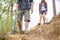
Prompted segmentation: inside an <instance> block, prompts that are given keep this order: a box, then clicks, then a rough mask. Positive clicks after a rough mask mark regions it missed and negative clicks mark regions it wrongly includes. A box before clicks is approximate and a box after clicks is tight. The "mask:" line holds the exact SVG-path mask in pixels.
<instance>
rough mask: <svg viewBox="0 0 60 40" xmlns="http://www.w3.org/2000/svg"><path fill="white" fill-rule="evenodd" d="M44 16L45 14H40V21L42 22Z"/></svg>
mask: <svg viewBox="0 0 60 40" xmlns="http://www.w3.org/2000/svg"><path fill="white" fill-rule="evenodd" d="M42 17H43V15H42V14H40V23H41V21H42Z"/></svg>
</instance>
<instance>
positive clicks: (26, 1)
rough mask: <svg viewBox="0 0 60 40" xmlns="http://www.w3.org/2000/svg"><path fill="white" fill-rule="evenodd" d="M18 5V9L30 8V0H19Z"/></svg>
mask: <svg viewBox="0 0 60 40" xmlns="http://www.w3.org/2000/svg"><path fill="white" fill-rule="evenodd" d="M19 7H20V9H22V10H24V9H27V10H29V9H31V3H30V0H24V2H23V0H20V3H19Z"/></svg>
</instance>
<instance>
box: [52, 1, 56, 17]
mask: <svg viewBox="0 0 60 40" xmlns="http://www.w3.org/2000/svg"><path fill="white" fill-rule="evenodd" d="M52 2H53V16H54V17H55V16H56V4H55V0H52Z"/></svg>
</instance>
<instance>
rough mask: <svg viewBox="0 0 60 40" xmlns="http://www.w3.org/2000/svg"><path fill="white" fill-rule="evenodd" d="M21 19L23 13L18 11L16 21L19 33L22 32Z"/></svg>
mask: <svg viewBox="0 0 60 40" xmlns="http://www.w3.org/2000/svg"><path fill="white" fill-rule="evenodd" d="M22 18H23V11H22V10H19V11H18V14H17V21H18V27H19V32H20V33H21V31H22Z"/></svg>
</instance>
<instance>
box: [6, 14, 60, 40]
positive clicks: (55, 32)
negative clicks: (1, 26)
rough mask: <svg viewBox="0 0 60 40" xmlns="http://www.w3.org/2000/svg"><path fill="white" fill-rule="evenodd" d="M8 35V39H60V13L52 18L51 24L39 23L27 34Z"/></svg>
mask: <svg viewBox="0 0 60 40" xmlns="http://www.w3.org/2000/svg"><path fill="white" fill-rule="evenodd" d="M11 36H12V35H10V36H8V37H7V39H8V40H60V15H58V16H56V17H54V18H52V20H51V21H50V24H44V25H43V26H39V25H37V26H36V27H35V28H33V29H31V31H29V32H28V34H27V35H19V34H18V35H13V36H12V37H11Z"/></svg>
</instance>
